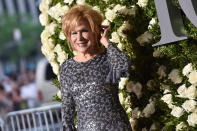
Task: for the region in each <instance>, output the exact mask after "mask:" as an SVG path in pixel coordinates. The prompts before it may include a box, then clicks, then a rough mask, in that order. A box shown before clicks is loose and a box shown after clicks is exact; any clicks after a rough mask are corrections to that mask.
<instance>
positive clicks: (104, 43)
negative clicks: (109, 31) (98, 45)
mask: <svg viewBox="0 0 197 131" xmlns="http://www.w3.org/2000/svg"><path fill="white" fill-rule="evenodd" d="M109 42H110V41H109V40H105V41H103V43H102V44H103V45H104V46H105V48H108V45H109Z"/></svg>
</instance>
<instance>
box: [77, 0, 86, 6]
mask: <svg viewBox="0 0 197 131" xmlns="http://www.w3.org/2000/svg"><path fill="white" fill-rule="evenodd" d="M76 3H77V4H78V5H85V0H77V2H76Z"/></svg>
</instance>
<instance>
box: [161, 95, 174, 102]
mask: <svg viewBox="0 0 197 131" xmlns="http://www.w3.org/2000/svg"><path fill="white" fill-rule="evenodd" d="M161 100H163V101H164V102H165V103H167V104H172V95H171V94H166V95H164V96H163V97H162V98H161Z"/></svg>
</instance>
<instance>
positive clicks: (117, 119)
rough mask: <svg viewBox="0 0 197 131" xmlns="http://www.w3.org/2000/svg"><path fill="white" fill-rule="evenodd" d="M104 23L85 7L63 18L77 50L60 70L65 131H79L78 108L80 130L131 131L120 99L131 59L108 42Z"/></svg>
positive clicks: (63, 23)
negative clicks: (122, 82) (122, 78)
mask: <svg viewBox="0 0 197 131" xmlns="http://www.w3.org/2000/svg"><path fill="white" fill-rule="evenodd" d="M101 22H102V17H101V15H100V14H99V13H97V12H96V11H94V10H92V9H91V8H90V7H87V6H82V5H80V6H75V7H73V8H72V9H71V10H70V11H69V12H68V13H67V14H65V16H64V17H63V19H62V28H63V31H64V33H65V35H66V37H67V39H68V40H69V42H70V46H71V48H72V49H73V50H75V51H77V55H76V56H74V57H73V58H70V59H68V60H66V61H65V62H64V63H63V64H62V65H61V71H60V84H61V92H62V121H63V122H62V123H63V130H64V131H75V130H76V128H75V126H74V122H73V120H74V115H75V107H76V110H77V130H78V131H131V126H130V123H129V120H128V117H127V115H126V113H125V111H124V109H123V107H122V106H121V104H120V102H119V98H118V83H119V80H120V77H128V76H129V67H130V60H129V58H128V57H127V56H126V55H125V54H124V53H123V52H121V51H120V50H119V49H118V48H117V47H116V46H115V45H114V44H113V43H111V42H110V41H109V39H108V37H107V35H108V32H109V30H110V27H106V26H101ZM101 31H102V32H103V34H102V36H101ZM102 45H104V46H105V48H106V49H103V48H102Z"/></svg>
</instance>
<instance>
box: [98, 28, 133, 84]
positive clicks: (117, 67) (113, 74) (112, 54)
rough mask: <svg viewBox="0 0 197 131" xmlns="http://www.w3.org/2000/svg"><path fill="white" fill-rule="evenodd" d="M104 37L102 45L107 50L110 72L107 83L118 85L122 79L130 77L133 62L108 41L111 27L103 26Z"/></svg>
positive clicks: (101, 40)
mask: <svg viewBox="0 0 197 131" xmlns="http://www.w3.org/2000/svg"><path fill="white" fill-rule="evenodd" d="M101 28H102V29H101V30H103V35H102V37H101V39H100V42H101V44H103V45H104V46H105V48H107V59H108V61H109V66H110V71H109V74H108V75H107V78H106V82H107V83H118V82H119V80H120V77H129V74H130V70H129V69H130V67H131V60H130V59H129V57H128V56H127V55H126V54H125V53H124V52H122V51H121V50H120V49H119V48H118V47H117V46H116V45H114V44H113V43H112V42H110V41H109V39H108V33H109V30H110V29H111V28H110V26H102V27H101Z"/></svg>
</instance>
